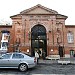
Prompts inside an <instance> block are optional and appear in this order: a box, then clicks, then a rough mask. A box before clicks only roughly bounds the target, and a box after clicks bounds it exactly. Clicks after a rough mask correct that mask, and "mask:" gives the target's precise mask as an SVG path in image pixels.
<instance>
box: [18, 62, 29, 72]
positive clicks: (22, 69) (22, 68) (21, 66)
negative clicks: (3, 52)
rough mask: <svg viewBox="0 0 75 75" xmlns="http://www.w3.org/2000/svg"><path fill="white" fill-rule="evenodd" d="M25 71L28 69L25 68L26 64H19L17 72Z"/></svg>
mask: <svg viewBox="0 0 75 75" xmlns="http://www.w3.org/2000/svg"><path fill="white" fill-rule="evenodd" d="M27 69H28V66H27V64H24V63H23V64H20V65H19V70H20V71H22V72H24V71H27Z"/></svg>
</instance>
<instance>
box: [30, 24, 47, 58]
mask: <svg viewBox="0 0 75 75" xmlns="http://www.w3.org/2000/svg"><path fill="white" fill-rule="evenodd" d="M35 51H38V53H39V56H40V58H44V57H46V56H47V40H46V29H45V27H44V26H42V25H40V24H38V25H35V26H34V27H33V28H32V29H31V54H32V56H35Z"/></svg>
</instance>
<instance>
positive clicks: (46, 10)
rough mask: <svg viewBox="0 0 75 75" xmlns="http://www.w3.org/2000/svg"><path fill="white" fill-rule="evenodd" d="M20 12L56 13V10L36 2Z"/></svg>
mask: <svg viewBox="0 0 75 75" xmlns="http://www.w3.org/2000/svg"><path fill="white" fill-rule="evenodd" d="M20 14H58V12H57V11H55V10H52V9H49V8H46V7H44V6H42V5H40V4H38V5H36V6H34V7H32V8H29V9H27V10H24V11H22V12H20Z"/></svg>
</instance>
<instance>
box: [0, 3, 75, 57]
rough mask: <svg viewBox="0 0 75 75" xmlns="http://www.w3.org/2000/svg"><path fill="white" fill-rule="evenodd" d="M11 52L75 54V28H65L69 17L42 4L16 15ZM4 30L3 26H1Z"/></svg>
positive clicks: (12, 27) (10, 39)
mask: <svg viewBox="0 0 75 75" xmlns="http://www.w3.org/2000/svg"><path fill="white" fill-rule="evenodd" d="M10 18H11V19H12V26H11V29H10V30H8V26H7V27H6V28H7V30H8V31H10V38H9V43H8V50H7V51H8V52H11V51H17V50H19V51H22V52H27V53H29V54H30V55H32V56H34V55H35V51H36V50H38V52H39V54H40V57H43V56H45V57H46V56H48V55H60V57H70V56H72V57H73V56H74V54H75V39H74V36H75V26H74V25H65V20H66V19H67V16H65V15H62V14H59V13H58V12H57V11H55V10H52V9H49V8H46V7H44V6H42V5H40V4H38V5H36V6H34V7H31V8H29V9H27V10H24V11H22V12H20V14H17V15H13V16H11V17H10ZM0 28H1V27H0Z"/></svg>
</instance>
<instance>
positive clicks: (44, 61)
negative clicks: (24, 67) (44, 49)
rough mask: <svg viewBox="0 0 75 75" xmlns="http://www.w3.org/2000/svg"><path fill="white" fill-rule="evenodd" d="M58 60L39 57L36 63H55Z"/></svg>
mask: <svg viewBox="0 0 75 75" xmlns="http://www.w3.org/2000/svg"><path fill="white" fill-rule="evenodd" d="M57 62H58V60H46V59H45V60H43V59H39V61H38V64H47V65H48V64H57Z"/></svg>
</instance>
